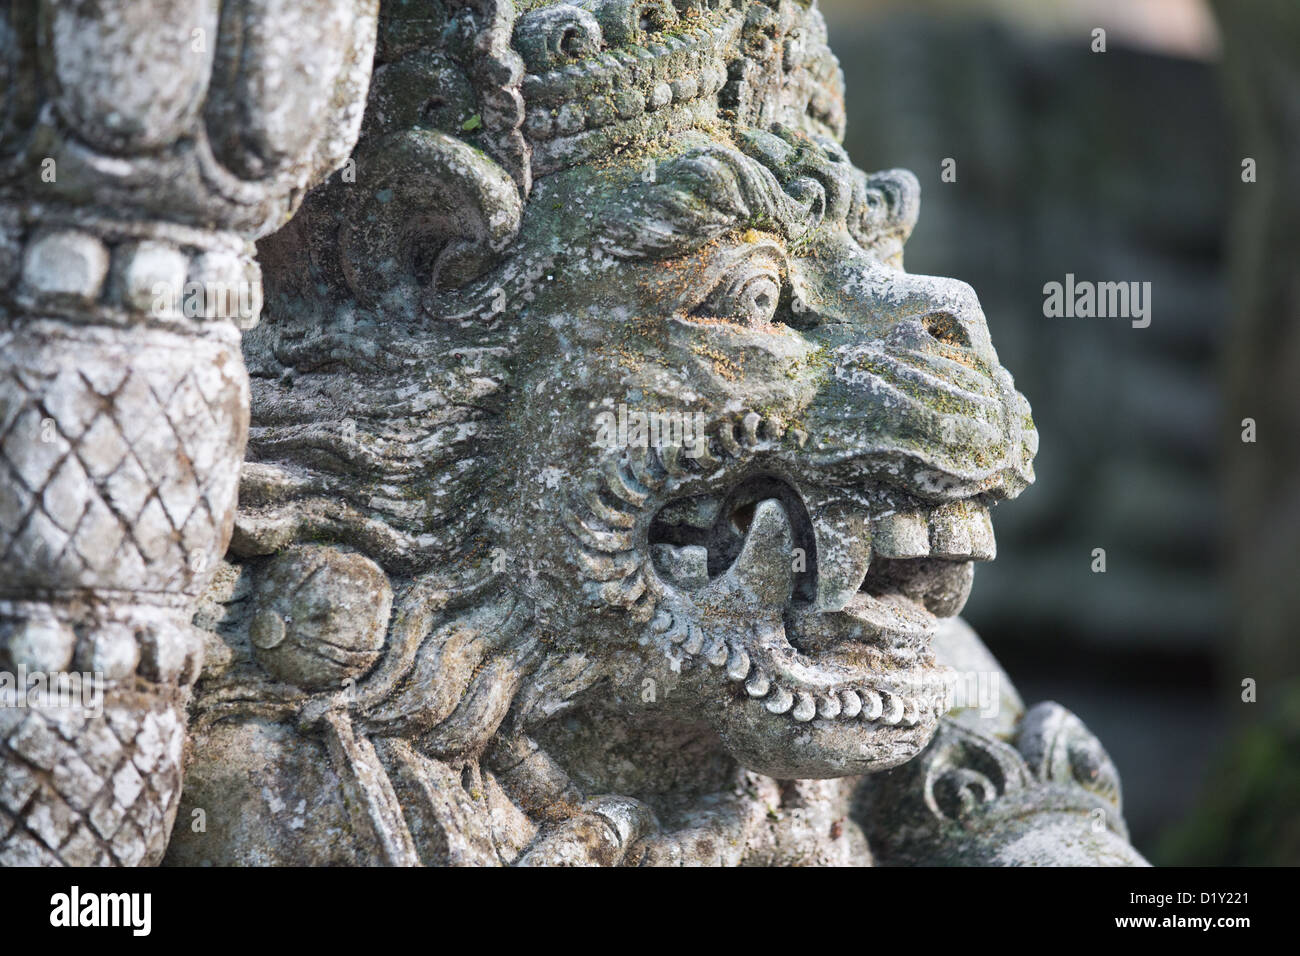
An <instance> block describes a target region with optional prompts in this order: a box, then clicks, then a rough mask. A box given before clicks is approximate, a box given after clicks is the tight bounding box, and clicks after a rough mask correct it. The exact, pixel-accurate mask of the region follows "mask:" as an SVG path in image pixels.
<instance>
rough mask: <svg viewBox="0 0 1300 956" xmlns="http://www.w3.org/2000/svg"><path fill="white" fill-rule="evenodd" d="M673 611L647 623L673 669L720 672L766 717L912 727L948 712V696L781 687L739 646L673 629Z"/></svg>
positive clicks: (691, 628)
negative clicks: (694, 666)
mask: <svg viewBox="0 0 1300 956" xmlns="http://www.w3.org/2000/svg"><path fill="white" fill-rule="evenodd" d="M674 623H675V622H674V620H673V617H672V614H671V612H669V611H668V610H666V609H664V608H660V609H659V611H658V612H657V614H656V616H655V619H654V620H653V621H652V622H651V630H652V631H654V632H655V633H657V634H659V635H660V637H661V640H662V641H664V642H665V646H664V652H665V654H666V655H667V657H668V658H669V660H670V661H672V662H673V663H674V666H675V667H680V665H681V664H683V663H685V662H686V661H688V660H689V661H693V662H696V663H705V664H709V665H711V666H713V667H720V668H723V672H724V674H725V675H726V677H727V679H728V680H730V681H733V682H735V683H740V684H743V685H744V688H745V693H746V694H748V695H749V696H750V697H751V698H753V699H755V700H760V701H762V703H763V707H764V708H765V709H766V710H767V712H768V713H770V714H775V715H779V714H789V715H790V717H791V718H793V719H794V720H795V721H796V722H798V723H807V722H808V721H810V720H812V719H813V718H814V717H820V718H822V719H824V720H836V719H839V720H857V719H861V720H864V721H866V722H868V723H877V722H878V723H881V724H884V725H887V726H891V727H894V726H903V727H914V726H915V725H916V724H917V723H919V722H920V720H921V717H922V715H924V714H927V713H934V714H935V715H936V716H942V715H943V714H945V713H946V712H947V711H948V709H949V701H948V693H947V691H946V690H943V691H941V692H939V693H937V694H935V695H934V696H927V695H925V694H919V695H914V696H903V695H900V694H896V693H893V692H890V691H876V690H873V689H871V688H867V687H857V688H844V689H840V690H836V691H829V692H823V693H817V694H813V693H809V692H807V691H802V690H790V689H789V688H787V687H784V686H783V685H781V684H780V683H778V682H777V681H776V680H774V679H773V678H772V677H771V675H769V674H767V673H765V672H764V671H763V669H762V668H760V667H755V666H754V665H753V663H752V662H751V660H750V658H749V652H748V651H747V650H745V648H744V647H743V646H741V645H739V644H731V643H728V642H727V641H726V640H724V639H722V638H719V637H713V638H710V637H708V636H707V635H706V634H705V633H704V631H703V630H702V629H701V628H699V627H697V626H696V625H693V624H686V625H677V626H676V627H674Z"/></svg>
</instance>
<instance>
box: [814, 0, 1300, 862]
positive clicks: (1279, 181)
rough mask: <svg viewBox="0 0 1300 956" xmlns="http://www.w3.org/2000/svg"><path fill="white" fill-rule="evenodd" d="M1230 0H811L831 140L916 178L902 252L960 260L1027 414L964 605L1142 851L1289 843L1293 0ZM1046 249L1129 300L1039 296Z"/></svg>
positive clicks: (1297, 508) (1194, 857)
mask: <svg viewBox="0 0 1300 956" xmlns="http://www.w3.org/2000/svg"><path fill="white" fill-rule="evenodd" d="M1225 7H1226V8H1229V9H1230V10H1231V11H1232V12H1231V14H1224V20H1223V22H1220V19H1219V18H1218V17H1216V11H1215V10H1212V9H1211V7H1210V6H1209V5H1208V4H1207V3H1205V2H1203V0H1141V2H1132V0H965V2H955V0H946V2H945V0H907V2H901V0H822V8H823V10H824V12H825V14H826V18H827V21H828V24H829V27H830V37H831V45H832V47H833V49H835V51H836V53H837V54H838V56H839V58H840V62H841V64H842V66H843V68H844V73H845V79H846V81H847V87H848V115H849V124H848V135H847V139H846V146H847V148H848V150H849V153H850V155H851V156H853V158H854V160H855V162H857V164H858V165H859V166H862V167H863V168H866V169H882V168H888V167H892V166H904V167H907V168H909V169H911V170H913V171H914V172H915V173H916V174H917V176H918V177H919V178H920V180H921V184H922V207H921V219H920V223H919V225H918V226H917V229H916V232H915V233H914V235H913V237H912V239H911V241H910V242H909V244H908V249H907V266H908V269H909V271H911V272H919V273H933V274H939V275H950V276H956V277H958V278H961V279H964V280H966V281H968V282H969V283H971V284H972V285H973V286H974V287H975V289H976V291H977V292H978V293H979V295H980V298H981V300H982V302H983V304H984V309H985V312H986V313H987V314H988V317H989V324H990V326H991V328H992V331H993V339H994V343H995V344H996V346H997V348H998V352H999V354H1000V356H1001V357H1002V360H1003V362H1004V363H1005V364H1006V365H1007V366H1008V367H1009V368H1011V370H1012V371H1013V372H1014V373H1015V376H1016V381H1017V384H1018V385H1019V387H1020V388H1021V389H1022V390H1023V391H1024V393H1025V394H1026V395H1027V396H1028V397H1029V400H1030V402H1031V404H1032V405H1033V408H1034V413H1035V419H1036V421H1037V424H1038V427H1039V431H1040V434H1041V439H1042V448H1041V451H1040V454H1039V457H1038V461H1037V465H1036V467H1037V471H1038V483H1037V484H1036V485H1035V486H1034V487H1033V488H1031V489H1030V491H1028V492H1027V493H1026V494H1025V495H1024V496H1023V497H1022V498H1021V499H1019V500H1018V501H1016V502H1013V503H1011V504H1010V505H1008V506H1006V507H1004V508H1000V509H998V510H997V511H996V512H995V514H994V525H995V528H996V530H997V534H998V545H999V548H998V550H999V557H998V560H997V562H996V563H995V564H993V565H992V566H988V567H983V568H981V569H980V570H979V572H978V574H977V577H976V587H975V592H974V595H973V596H972V599H971V602H970V605H969V606H968V609H967V612H966V616H967V618H968V620H970V621H971V623H972V624H974V626H975V627H976V628H977V629H978V630H979V631H980V632H981V634H982V635H983V636H984V638H985V640H986V641H987V642H988V643H989V645H990V646H991V647H992V648H993V650H994V652H995V653H997V654H998V656H999V657H1000V658H1001V659H1002V661H1003V662H1004V664H1006V666H1007V667H1008V669H1009V670H1010V672H1011V674H1012V676H1013V677H1014V679H1015V680H1016V683H1017V685H1018V686H1019V688H1020V690H1021V692H1022V693H1023V694H1024V696H1025V697H1026V699H1028V700H1031V701H1036V700H1040V699H1055V700H1058V701H1059V702H1061V703H1062V704H1065V705H1066V706H1067V707H1070V708H1071V709H1073V710H1074V711H1075V712H1076V713H1078V714H1079V715H1080V716H1081V717H1082V718H1083V719H1084V720H1085V721H1086V722H1087V723H1088V724H1089V726H1090V727H1091V728H1092V729H1093V730H1094V731H1095V732H1096V733H1097V734H1098V736H1099V737H1100V738H1101V739H1102V741H1103V742H1104V743H1105V744H1106V746H1107V747H1108V749H1109V750H1110V752H1111V754H1112V756H1113V757H1114V758H1115V761H1116V763H1117V764H1118V766H1119V768H1120V771H1121V774H1122V777H1123V781H1124V785H1125V794H1124V797H1125V810H1126V815H1127V817H1128V821H1129V825H1130V828H1131V830H1132V834H1133V839H1134V843H1135V844H1136V845H1137V846H1138V848H1139V849H1141V850H1142V851H1143V852H1144V853H1146V854H1147V855H1148V856H1149V858H1150V859H1151V860H1152V861H1153V862H1155V863H1158V864H1159V863H1166V864H1170V863H1183V864H1214V863H1283V862H1285V863H1292V864H1294V863H1300V694H1296V693H1295V692H1294V691H1293V692H1292V693H1291V695H1290V696H1288V694H1287V693H1286V692H1284V689H1283V688H1284V685H1285V679H1286V678H1294V677H1295V675H1296V663H1297V657H1296V651H1295V649H1294V646H1293V645H1294V644H1295V642H1294V641H1293V640H1292V639H1291V637H1290V634H1289V630H1290V628H1289V623H1290V620H1291V612H1292V611H1295V610H1298V609H1296V607H1295V604H1296V600H1297V599H1296V597H1295V592H1297V591H1300V588H1297V587H1296V585H1295V578H1296V572H1297V571H1298V570H1300V558H1298V557H1297V555H1298V554H1300V545H1298V544H1297V539H1298V538H1300V492H1298V491H1297V488H1298V487H1300V479H1298V478H1297V476H1296V472H1295V470H1294V467H1293V466H1294V465H1295V464H1297V463H1295V462H1293V461H1292V460H1291V459H1294V458H1295V457H1296V455H1297V453H1298V452H1300V422H1297V417H1298V414H1297V412H1292V411H1286V409H1289V408H1292V407H1296V406H1300V396H1297V394H1296V389H1295V386H1294V384H1293V383H1294V382H1295V379H1296V377H1297V374H1300V373H1298V372H1297V363H1298V362H1300V340H1298V339H1297V333H1296V332H1295V331H1294V330H1295V329H1296V328H1298V327H1300V321H1297V320H1300V312H1298V311H1297V309H1296V305H1297V298H1300V283H1297V282H1296V281H1295V280H1294V277H1293V275H1292V274H1293V273H1294V271H1295V269H1296V261H1297V260H1296V256H1295V247H1296V244H1297V242H1300V229H1297V226H1298V225H1300V217H1292V216H1291V213H1292V212H1294V210H1295V208H1296V193H1297V188H1296V183H1297V181H1300V170H1297V169H1296V168H1295V164H1296V160H1297V155H1296V149H1297V145H1296V144H1297V141H1298V140H1300V83H1297V70H1298V68H1300V67H1298V65H1300V33H1288V30H1295V28H1296V26H1297V18H1298V15H1300V4H1298V3H1295V2H1294V0H1231V2H1228V3H1226V4H1225ZM1228 16H1236V17H1237V20H1236V21H1232V20H1229V19H1227V17H1228ZM1096 27H1101V28H1103V29H1105V30H1106V43H1107V50H1106V52H1105V53H1094V52H1093V51H1092V49H1091V45H1092V42H1093V36H1092V30H1093V29H1094V28H1096ZM1238 43H1240V44H1241V46H1242V48H1243V49H1242V51H1241V52H1240V54H1238V53H1237V52H1236V51H1237V44H1238ZM1225 50H1226V56H1225V53H1224V51H1225ZM1260 102H1262V103H1264V104H1266V105H1265V106H1263V107H1261V108H1258V109H1257V108H1256V107H1255V106H1254V105H1252V104H1257V103H1260ZM1244 156H1253V157H1255V158H1256V159H1257V161H1258V162H1259V164H1260V171H1259V177H1260V182H1256V183H1252V184H1246V183H1243V182H1242V179H1241V160H1242V157H1244ZM949 158H951V159H953V160H955V161H956V166H955V170H956V181H955V182H944V181H943V180H942V179H941V172H942V169H943V165H942V164H943V161H944V160H945V159H949ZM1265 179H1267V180H1268V181H1269V183H1271V185H1269V183H1265V182H1264V180H1265ZM1252 190H1253V191H1254V192H1252ZM1252 204H1253V205H1254V207H1255V209H1256V211H1255V212H1254V213H1252V212H1251V208H1252ZM1268 217H1271V219H1270V218H1268ZM1266 220H1267V221H1266ZM1233 223H1235V225H1232V224H1233ZM1230 228H1231V229H1232V230H1234V231H1232V232H1230ZM1268 234H1272V235H1273V236H1274V238H1272V239H1267V238H1263V237H1264V236H1266V235H1268ZM1230 236H1233V237H1234V238H1232V239H1231V240H1230ZM1287 237H1290V241H1289V246H1288V242H1287ZM1246 252H1252V254H1251V255H1249V256H1247V255H1246V254H1245V253H1246ZM1247 260H1248V261H1247ZM1234 272H1235V273H1236V276H1235V278H1233V273H1234ZM1066 273H1073V274H1074V275H1075V277H1076V278H1077V279H1079V280H1084V279H1087V280H1093V281H1099V282H1100V281H1137V282H1150V283H1151V296H1152V321H1151V325H1150V327H1149V328H1144V329H1135V328H1133V327H1132V326H1131V324H1130V322H1129V321H1127V320H1125V319H1101V318H1047V317H1044V315H1043V285H1044V283H1046V282H1049V281H1058V282H1063V281H1064V280H1065V276H1066ZM1270 285H1272V286H1276V289H1277V294H1276V295H1274V296H1272V297H1271V298H1270V296H1268V295H1248V294H1243V293H1242V292H1241V291H1237V292H1234V291H1233V290H1234V289H1237V290H1240V289H1243V288H1244V289H1248V290H1249V289H1260V288H1265V289H1267V288H1269V287H1270ZM1261 315H1262V316H1263V318H1261V317H1260V316H1261ZM1252 343H1253V345H1252ZM1261 377H1262V378H1264V379H1265V380H1266V381H1267V382H1268V383H1269V387H1266V388H1261V387H1260V386H1259V384H1258V383H1259V380H1260V379H1261ZM1279 406H1280V407H1279ZM1247 415H1250V416H1252V417H1254V418H1255V419H1256V420H1257V423H1258V427H1259V428H1260V429H1261V435H1260V437H1259V441H1258V442H1257V443H1255V444H1243V443H1242V442H1241V439H1240V433H1241V425H1240V421H1241V419H1242V418H1243V417H1245V416H1247ZM1243 499H1248V500H1243ZM1234 502H1235V504H1234ZM1266 504H1267V507H1265V505H1266ZM1243 507H1244V510H1243ZM1287 515H1289V516H1290V517H1287ZM1245 527H1249V529H1250V533H1249V535H1245V536H1243V534H1241V531H1242V529H1243V528H1245ZM1095 548H1104V549H1105V551H1106V567H1107V570H1106V573H1104V574H1095V573H1093V572H1092V570H1091V566H1092V561H1093V549H1095ZM1261 554H1263V555H1265V556H1266V558H1261V557H1260V555H1261ZM1245 677H1252V678H1254V679H1255V680H1257V681H1258V682H1259V691H1258V693H1259V701H1258V702H1257V703H1253V704H1248V703H1244V702H1243V701H1242V699H1241V695H1242V688H1241V681H1242V679H1243V678H1245ZM1288 701H1289V703H1288Z"/></svg>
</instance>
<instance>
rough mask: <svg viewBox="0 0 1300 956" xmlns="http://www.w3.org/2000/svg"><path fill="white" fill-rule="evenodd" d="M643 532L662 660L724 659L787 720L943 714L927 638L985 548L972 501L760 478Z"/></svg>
mask: <svg viewBox="0 0 1300 956" xmlns="http://www.w3.org/2000/svg"><path fill="white" fill-rule="evenodd" d="M650 538H651V550H652V554H653V559H654V566H655V570H656V572H657V574H658V576H659V577H660V579H661V580H662V581H663V582H665V584H666V586H667V587H666V597H668V598H669V600H667V601H666V602H665V604H664V605H663V606H662V607H663V608H664V609H662V610H661V612H660V614H658V615H657V616H656V620H655V622H654V623H653V624H652V629H653V630H655V631H657V632H658V633H660V634H662V637H663V640H664V642H665V645H666V649H667V652H668V653H669V656H670V657H673V658H674V659H676V660H679V661H680V662H681V663H685V662H686V661H687V660H691V661H695V660H697V659H698V660H699V661H700V662H701V663H709V664H715V665H717V666H719V667H722V668H724V669H725V672H726V675H727V677H728V678H729V679H731V680H733V681H736V682H737V683H740V684H743V687H744V692H745V694H747V695H748V696H749V697H751V698H759V699H761V701H762V703H763V705H764V706H765V707H766V708H767V709H768V711H770V712H771V713H774V714H789V715H791V716H792V717H793V718H794V719H795V720H796V721H809V720H813V719H816V718H818V717H820V718H825V719H857V720H866V721H868V722H873V723H879V724H885V725H901V726H904V727H912V726H915V725H916V724H917V723H918V722H921V721H923V720H925V719H926V718H927V717H928V718H930V719H933V718H935V717H937V716H938V715H940V714H942V713H944V712H946V710H947V704H948V697H949V692H950V682H949V680H948V677H949V672H948V670H947V668H944V667H941V666H940V665H938V664H937V663H936V662H935V658H934V653H933V639H934V636H935V633H936V631H937V629H938V627H939V621H940V620H941V619H942V618H947V617H952V616H954V615H956V614H958V613H960V612H961V610H962V607H963V606H964V605H965V603H966V599H967V597H968V596H969V594H970V590H971V584H972V581H973V578H974V565H975V562H976V561H987V560H991V559H992V558H993V556H994V540H993V531H992V525H991V523H990V521H989V513H988V508H987V506H985V505H984V504H983V503H981V502H979V501H978V500H976V499H965V500H959V501H950V502H944V503H941V504H930V505H925V504H922V503H920V502H918V501H916V500H915V499H910V498H905V497H903V496H900V495H899V494H897V493H889V492H883V491H882V492H873V493H870V494H862V493H856V492H842V491H832V492H827V493H823V492H810V493H809V494H807V495H804V494H801V493H800V492H798V491H796V490H795V488H794V486H793V484H792V483H789V482H786V481H784V480H782V479H780V478H777V477H774V476H770V475H760V476H754V477H751V478H749V479H747V480H745V481H744V482H743V483H741V484H740V485H739V486H737V487H736V488H735V489H734V490H733V491H731V492H730V493H729V494H727V495H726V496H711V495H705V496H699V497H696V498H692V499H685V500H679V501H677V502H673V503H670V504H669V505H667V506H666V507H664V508H663V509H661V511H660V512H659V514H658V515H656V518H655V520H654V521H653V522H652V524H651V527H650ZM674 597H679V598H680V599H678V600H674ZM674 609H676V610H674Z"/></svg>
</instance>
